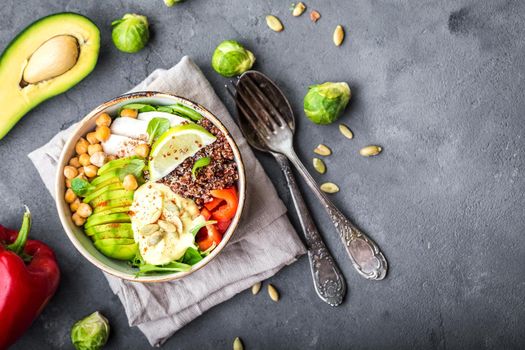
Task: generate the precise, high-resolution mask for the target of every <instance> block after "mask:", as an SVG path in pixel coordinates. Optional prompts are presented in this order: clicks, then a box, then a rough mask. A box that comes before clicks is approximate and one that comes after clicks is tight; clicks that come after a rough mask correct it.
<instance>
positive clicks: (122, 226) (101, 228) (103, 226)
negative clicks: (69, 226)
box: [86, 222, 131, 236]
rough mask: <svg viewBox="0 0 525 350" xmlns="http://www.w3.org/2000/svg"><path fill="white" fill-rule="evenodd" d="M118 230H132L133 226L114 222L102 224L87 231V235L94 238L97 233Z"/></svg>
mask: <svg viewBox="0 0 525 350" xmlns="http://www.w3.org/2000/svg"><path fill="white" fill-rule="evenodd" d="M118 230H126V231H130V230H131V224H130V223H126V222H112V223H110V224H101V225H96V226H92V227H89V228H87V229H86V234H87V235H88V236H93V235H95V234H97V233H102V232H106V231H118Z"/></svg>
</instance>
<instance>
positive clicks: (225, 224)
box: [217, 220, 232, 235]
mask: <svg viewBox="0 0 525 350" xmlns="http://www.w3.org/2000/svg"><path fill="white" fill-rule="evenodd" d="M231 223H232V221H231V220H226V221H217V229H218V230H219V233H220V234H221V235H222V234H224V232H226V230H227V229H228V227H229V226H230V224H231Z"/></svg>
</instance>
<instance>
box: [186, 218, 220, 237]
mask: <svg viewBox="0 0 525 350" xmlns="http://www.w3.org/2000/svg"><path fill="white" fill-rule="evenodd" d="M216 223H217V221H215V220H210V221H204V222H201V223H199V224H197V225H196V226H195V227H194V228H192V229H191V231H190V233H191V234H192V235H193V236H196V235H197V233H199V230H200V229H201V228H203V227H204V226H206V225H213V224H216Z"/></svg>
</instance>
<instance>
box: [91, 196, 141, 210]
mask: <svg viewBox="0 0 525 350" xmlns="http://www.w3.org/2000/svg"><path fill="white" fill-rule="evenodd" d="M132 203H133V196H131V198H130V197H129V196H128V197H123V198H115V199H109V200H105V201H102V202H99V203H98V204H97V205H95V206H94V208H95V209H94V210H93V213H94V214H96V213H100V212H101V211H106V210H109V209H111V208H115V207H124V206H128V207H129V206H130V205H131V204H132ZM92 207H93V205H92Z"/></svg>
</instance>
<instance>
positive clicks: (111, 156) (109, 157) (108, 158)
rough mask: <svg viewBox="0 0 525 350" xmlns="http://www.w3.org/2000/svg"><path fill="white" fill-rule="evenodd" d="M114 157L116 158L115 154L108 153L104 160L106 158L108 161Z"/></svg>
mask: <svg viewBox="0 0 525 350" xmlns="http://www.w3.org/2000/svg"><path fill="white" fill-rule="evenodd" d="M115 159H117V156H116V155H114V154H110V155H109V156H107V158H106V160H107V161H108V162H111V161H112V160H115Z"/></svg>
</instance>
